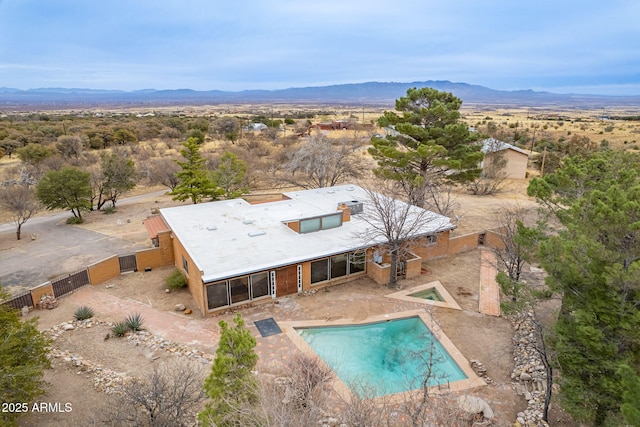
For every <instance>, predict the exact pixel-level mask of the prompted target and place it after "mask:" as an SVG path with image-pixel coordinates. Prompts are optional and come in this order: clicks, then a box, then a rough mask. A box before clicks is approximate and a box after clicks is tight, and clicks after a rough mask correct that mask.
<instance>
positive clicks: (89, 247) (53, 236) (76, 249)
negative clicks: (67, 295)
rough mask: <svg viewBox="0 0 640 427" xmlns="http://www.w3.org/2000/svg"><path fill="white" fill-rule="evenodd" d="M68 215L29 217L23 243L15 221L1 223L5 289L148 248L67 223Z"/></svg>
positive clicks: (131, 200)
mask: <svg viewBox="0 0 640 427" xmlns="http://www.w3.org/2000/svg"><path fill="white" fill-rule="evenodd" d="M162 193H164V192H161V193H158V194H162ZM152 194H155V193H152ZM148 196H149V194H146V195H142V196H136V197H131V198H127V199H122V200H121V201H120V202H119V203H118V206H123V205H127V204H133V203H136V202H138V201H139V200H140V199H141V198H143V197H148ZM69 217H70V213H69V212H57V213H53V214H48V215H45V216H41V217H37V218H32V219H30V220H29V221H28V222H27V223H26V224H25V225H23V226H22V240H21V241H20V242H17V241H16V236H15V224H14V223H4V224H0V246H1V247H2V250H0V284H2V286H3V287H5V289H7V290H8V291H9V292H11V293H15V292H18V291H20V290H23V289H24V290H26V289H29V288H32V287H35V286H38V285H41V284H42V283H45V282H46V281H48V280H51V279H53V278H55V277H57V276H60V275H62V274H65V273H73V272H74V271H77V270H80V269H82V268H85V267H86V266H88V265H90V264H92V263H94V262H97V261H101V260H103V259H105V258H108V257H110V256H112V255H124V254H130V253H133V252H134V251H136V250H137V249H143V248H146V247H149V246H148V245H145V244H136V243H133V242H131V241H129V240H126V239H122V238H118V237H112V236H107V235H105V234H102V233H99V232H96V231H91V230H87V229H85V228H81V227H77V226H72V225H67V224H66V223H65V221H66V220H67V218H69ZM141 227H142V226H141ZM32 234H33V235H35V236H37V238H36V240H31V237H30V236H31V235H32Z"/></svg>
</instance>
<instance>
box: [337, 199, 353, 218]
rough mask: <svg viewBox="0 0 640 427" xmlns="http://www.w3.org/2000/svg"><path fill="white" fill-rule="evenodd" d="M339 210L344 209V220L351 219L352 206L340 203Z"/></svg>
mask: <svg viewBox="0 0 640 427" xmlns="http://www.w3.org/2000/svg"><path fill="white" fill-rule="evenodd" d="M338 210H339V211H342V222H347V221H350V220H351V208H350V207H348V206H347V204H346V203H340V204H339V205H338Z"/></svg>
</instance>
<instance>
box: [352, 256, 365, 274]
mask: <svg viewBox="0 0 640 427" xmlns="http://www.w3.org/2000/svg"><path fill="white" fill-rule="evenodd" d="M365 261H366V255H365V252H364V251H357V252H350V253H349V274H354V273H360V272H362V271H364V266H365Z"/></svg>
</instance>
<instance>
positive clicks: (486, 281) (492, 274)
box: [479, 249, 500, 316]
mask: <svg viewBox="0 0 640 427" xmlns="http://www.w3.org/2000/svg"><path fill="white" fill-rule="evenodd" d="M496 274H497V270H496V254H495V253H494V252H493V251H492V250H490V249H480V298H479V300H480V302H479V311H480V313H482V314H488V315H490V316H500V287H499V286H498V283H497V282H496Z"/></svg>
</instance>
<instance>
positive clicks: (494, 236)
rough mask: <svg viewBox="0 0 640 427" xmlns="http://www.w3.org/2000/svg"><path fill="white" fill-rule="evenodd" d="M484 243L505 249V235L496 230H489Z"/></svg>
mask: <svg viewBox="0 0 640 427" xmlns="http://www.w3.org/2000/svg"><path fill="white" fill-rule="evenodd" d="M484 239H485V240H484V244H485V245H487V246H489V247H492V248H496V249H504V242H503V240H502V239H503V236H502V235H501V234H499V233H497V232H495V231H491V230H487V232H486V234H485V238H484Z"/></svg>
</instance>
